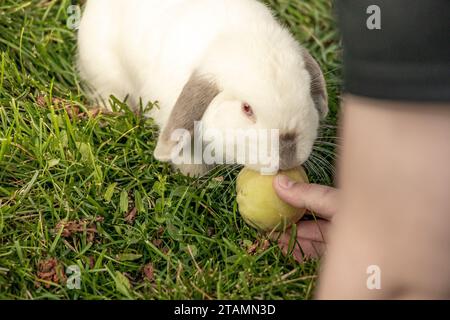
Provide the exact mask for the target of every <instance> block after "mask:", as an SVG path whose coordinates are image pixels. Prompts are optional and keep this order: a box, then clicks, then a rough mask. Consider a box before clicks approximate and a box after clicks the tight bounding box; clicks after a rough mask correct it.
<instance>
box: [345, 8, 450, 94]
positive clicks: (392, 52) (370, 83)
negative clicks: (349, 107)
mask: <svg viewBox="0 0 450 320" xmlns="http://www.w3.org/2000/svg"><path fill="white" fill-rule="evenodd" d="M371 5H377V6H378V7H379V9H380V22H381V24H380V27H381V29H376V28H375V29H372V30H370V29H369V28H368V27H367V21H368V19H369V17H370V16H372V14H370V13H367V8H368V7H369V6H371ZM336 9H337V11H336V12H337V16H338V22H339V27H340V30H341V34H342V41H343V47H344V91H345V92H348V93H351V94H355V95H360V96H367V97H372V98H378V99H389V100H406V101H408V100H409V101H430V102H449V101H450V0H336ZM369 22H370V23H369V25H370V26H371V27H372V28H373V27H377V26H376V24H374V20H371V19H369Z"/></svg>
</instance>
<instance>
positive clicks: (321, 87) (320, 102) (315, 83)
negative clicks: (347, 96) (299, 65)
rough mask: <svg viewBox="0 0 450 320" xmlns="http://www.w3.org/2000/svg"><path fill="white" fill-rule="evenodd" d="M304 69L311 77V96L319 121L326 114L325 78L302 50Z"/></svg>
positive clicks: (315, 63) (315, 62)
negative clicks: (317, 111)
mask: <svg viewBox="0 0 450 320" xmlns="http://www.w3.org/2000/svg"><path fill="white" fill-rule="evenodd" d="M302 54H303V59H304V61H305V68H306V70H307V71H308V72H309V74H310V75H311V96H312V98H313V101H314V103H315V104H316V108H317V110H319V114H320V117H321V119H324V118H325V117H326V116H327V114H328V93H327V85H326V82H325V78H324V76H323V73H322V70H321V69H320V66H319V64H318V63H317V61H316V60H314V58H313V57H312V56H311V55H310V54H309V52H308V51H307V50H306V49H304V48H303V49H302Z"/></svg>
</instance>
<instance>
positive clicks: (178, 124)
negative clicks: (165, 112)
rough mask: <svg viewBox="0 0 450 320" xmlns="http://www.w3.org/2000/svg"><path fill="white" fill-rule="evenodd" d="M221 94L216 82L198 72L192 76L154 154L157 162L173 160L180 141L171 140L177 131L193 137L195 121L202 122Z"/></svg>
mask: <svg viewBox="0 0 450 320" xmlns="http://www.w3.org/2000/svg"><path fill="white" fill-rule="evenodd" d="M219 93H220V90H219V88H218V86H217V85H216V84H215V82H214V81H212V80H210V79H207V78H206V77H202V76H201V75H199V74H198V73H197V72H194V73H193V74H192V76H191V77H190V78H189V80H188V82H187V83H186V85H185V86H184V88H183V90H182V92H181V94H180V96H179V97H178V100H177V102H176V103H175V106H174V107H173V109H172V113H171V114H170V117H169V120H168V122H167V124H166V126H165V128H164V129H163V131H162V132H161V134H160V136H159V138H158V143H157V145H156V148H155V152H154V156H155V158H156V159H157V160H160V161H169V160H170V159H171V153H172V149H173V148H174V147H175V146H176V145H177V143H178V141H176V140H172V139H171V138H172V133H173V132H174V131H175V130H179V129H182V130H184V132H186V131H188V132H189V133H190V136H191V137H193V134H194V123H195V121H200V120H201V119H202V118H203V114H204V113H205V111H206V109H207V108H208V106H209V105H210V104H211V102H212V100H213V99H214V98H215V97H216V96H217V95H218V94H219ZM180 138H181V137H180Z"/></svg>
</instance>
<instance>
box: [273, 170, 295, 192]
mask: <svg viewBox="0 0 450 320" xmlns="http://www.w3.org/2000/svg"><path fill="white" fill-rule="evenodd" d="M277 183H278V185H279V186H280V187H281V188H283V189H290V188H291V187H292V186H293V185H294V184H295V181H293V180H291V179H289V177H287V176H285V175H282V174H280V175H278V176H277Z"/></svg>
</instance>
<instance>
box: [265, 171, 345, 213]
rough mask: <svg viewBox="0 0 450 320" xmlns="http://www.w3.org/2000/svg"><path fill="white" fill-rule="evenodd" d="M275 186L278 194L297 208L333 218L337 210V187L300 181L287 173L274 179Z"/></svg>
mask: <svg viewBox="0 0 450 320" xmlns="http://www.w3.org/2000/svg"><path fill="white" fill-rule="evenodd" d="M273 187H274V189H275V191H276V193H277V194H278V196H279V197H280V198H281V199H282V200H284V201H286V202H287V203H289V204H290V205H292V206H294V207H297V208H306V209H308V210H309V211H312V212H314V213H315V214H316V216H319V217H322V218H324V219H327V220H331V219H332V218H333V216H334V214H335V213H336V211H337V195H338V191H337V189H335V188H332V187H327V186H323V185H318V184H309V183H298V182H295V181H293V180H291V179H290V178H289V177H287V176H285V175H278V176H277V177H276V178H275V179H273Z"/></svg>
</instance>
